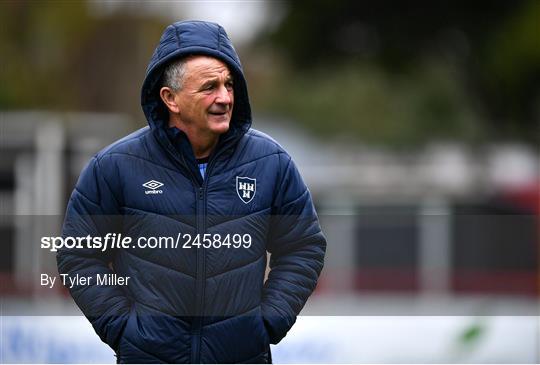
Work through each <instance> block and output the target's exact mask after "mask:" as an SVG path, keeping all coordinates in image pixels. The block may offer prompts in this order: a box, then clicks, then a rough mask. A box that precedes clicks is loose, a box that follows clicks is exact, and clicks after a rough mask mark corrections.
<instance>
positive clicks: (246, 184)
mask: <svg viewBox="0 0 540 365" xmlns="http://www.w3.org/2000/svg"><path fill="white" fill-rule="evenodd" d="M256 192H257V179H252V178H249V177H243V176H237V177H236V193H237V194H238V197H239V198H240V199H241V200H242V201H243V202H244V203H245V204H247V203H249V202H250V201H252V200H253V197H254V196H255V193H256Z"/></svg>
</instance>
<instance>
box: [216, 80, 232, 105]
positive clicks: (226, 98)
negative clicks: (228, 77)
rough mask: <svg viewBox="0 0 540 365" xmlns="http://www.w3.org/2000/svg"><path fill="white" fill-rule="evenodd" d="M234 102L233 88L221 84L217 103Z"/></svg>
mask: <svg viewBox="0 0 540 365" xmlns="http://www.w3.org/2000/svg"><path fill="white" fill-rule="evenodd" d="M231 102H232V90H229V89H227V87H226V86H225V85H221V86H220V87H219V89H218V91H217V96H216V103H217V104H230V103H231Z"/></svg>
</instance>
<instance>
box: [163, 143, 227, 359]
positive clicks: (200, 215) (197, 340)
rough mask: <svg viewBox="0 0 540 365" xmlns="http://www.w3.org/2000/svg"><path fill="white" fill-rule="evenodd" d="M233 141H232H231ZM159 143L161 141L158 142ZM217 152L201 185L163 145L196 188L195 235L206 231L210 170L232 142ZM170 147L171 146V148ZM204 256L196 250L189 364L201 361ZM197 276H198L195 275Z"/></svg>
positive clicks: (203, 252)
mask: <svg viewBox="0 0 540 365" xmlns="http://www.w3.org/2000/svg"><path fill="white" fill-rule="evenodd" d="M233 140H234V139H233ZM159 142H160V143H161V140H160V141H159ZM227 142H228V143H225V144H224V145H223V146H221V148H220V149H219V150H216V151H215V154H213V156H212V155H211V156H210V161H209V162H208V167H207V169H206V174H205V177H204V178H203V180H202V185H201V184H200V183H199V179H197V177H196V176H195V175H194V173H193V171H192V169H191V168H190V167H189V165H188V164H187V161H186V158H185V156H184V154H182V153H180V154H179V155H180V156H181V158H182V160H180V159H179V158H178V156H177V155H178V152H177V151H176V150H175V149H174V148H173V149H169V148H168V146H167V145H166V144H165V149H166V150H167V151H169V153H171V154H172V156H173V159H174V160H175V161H176V162H178V163H179V165H180V166H182V165H183V167H184V168H185V169H187V170H188V171H189V175H190V177H191V180H192V183H193V185H194V186H195V187H196V189H197V192H196V194H197V195H196V197H197V204H196V207H197V208H196V209H197V210H196V214H197V234H201V235H202V234H204V231H205V230H206V189H207V186H208V180H209V177H210V175H211V172H212V169H213V167H214V165H215V162H216V161H217V158H218V157H219V155H220V154H221V153H222V152H224V151H226V150H227V148H228V146H229V145H230V144H232V140H229V141H227ZM171 147H172V146H171ZM205 270H206V255H205V249H204V247H203V246H199V247H198V248H197V271H196V283H195V303H196V308H195V309H196V311H195V319H194V321H193V326H192V333H193V335H192V338H191V356H190V357H191V361H190V362H191V363H192V364H196V363H200V359H201V330H202V324H203V315H204V295H205V286H206V280H205V279H206V272H205ZM197 274H198V275H197Z"/></svg>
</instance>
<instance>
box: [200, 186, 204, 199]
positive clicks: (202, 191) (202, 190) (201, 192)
mask: <svg viewBox="0 0 540 365" xmlns="http://www.w3.org/2000/svg"><path fill="white" fill-rule="evenodd" d="M203 197H204V189H203V188H199V199H202V198H203Z"/></svg>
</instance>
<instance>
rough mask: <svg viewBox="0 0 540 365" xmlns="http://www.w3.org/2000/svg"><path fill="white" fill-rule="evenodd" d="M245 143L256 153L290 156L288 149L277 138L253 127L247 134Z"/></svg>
mask: <svg viewBox="0 0 540 365" xmlns="http://www.w3.org/2000/svg"><path fill="white" fill-rule="evenodd" d="M243 143H244V144H245V147H246V148H247V149H248V150H249V151H250V152H251V153H253V154H256V155H260V156H263V155H271V154H279V155H283V156H287V157H288V156H289V154H288V153H287V151H285V149H284V148H283V147H282V146H281V145H280V144H279V143H278V142H277V141H276V140H275V139H273V138H272V137H270V136H269V135H268V134H266V133H263V132H261V131H259V130H256V129H253V128H250V129H249V131H248V132H247V133H246V134H245V136H244V141H243Z"/></svg>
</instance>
